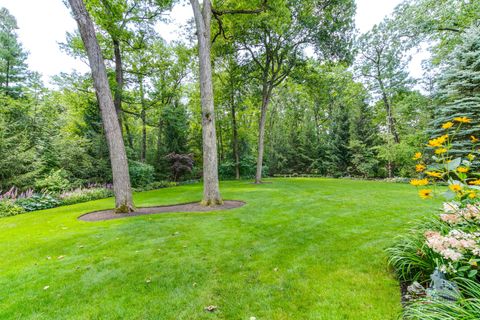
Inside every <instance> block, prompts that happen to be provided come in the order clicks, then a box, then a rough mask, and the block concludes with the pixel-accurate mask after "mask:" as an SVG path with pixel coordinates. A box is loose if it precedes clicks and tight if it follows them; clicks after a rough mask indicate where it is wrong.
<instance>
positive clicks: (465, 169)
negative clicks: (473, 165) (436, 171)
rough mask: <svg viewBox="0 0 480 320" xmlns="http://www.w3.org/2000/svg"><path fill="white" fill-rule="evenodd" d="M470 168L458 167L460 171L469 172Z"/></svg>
mask: <svg viewBox="0 0 480 320" xmlns="http://www.w3.org/2000/svg"><path fill="white" fill-rule="evenodd" d="M468 170H469V168H467V167H458V168H457V171H458V172H460V173H467V172H468Z"/></svg>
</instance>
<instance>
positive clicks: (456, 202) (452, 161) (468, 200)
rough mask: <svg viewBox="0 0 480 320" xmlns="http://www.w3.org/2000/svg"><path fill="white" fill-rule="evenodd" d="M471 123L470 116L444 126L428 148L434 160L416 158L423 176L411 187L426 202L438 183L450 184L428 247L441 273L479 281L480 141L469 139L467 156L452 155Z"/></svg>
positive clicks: (427, 237)
mask: <svg viewBox="0 0 480 320" xmlns="http://www.w3.org/2000/svg"><path fill="white" fill-rule="evenodd" d="M471 122H472V120H471V119H469V118H467V117H457V118H454V119H453V120H452V121H448V122H446V123H444V124H443V125H442V130H443V131H444V132H443V134H442V135H440V136H438V137H436V138H433V139H431V140H429V141H428V143H427V145H426V148H427V153H428V154H431V157H430V158H427V157H426V156H425V155H424V154H422V153H421V152H417V153H415V155H414V156H413V159H414V160H416V161H417V163H416V168H415V169H416V171H417V172H418V173H419V177H418V178H417V179H412V180H411V181H410V184H412V185H413V186H415V187H417V188H419V190H418V194H419V196H420V197H421V198H423V199H428V198H431V197H433V196H434V195H435V193H436V190H437V188H436V186H437V184H438V183H444V184H447V185H448V189H447V191H446V192H445V193H444V196H445V198H446V199H447V201H448V202H445V203H444V204H443V212H442V213H441V214H440V217H439V218H440V222H441V224H442V227H440V228H438V229H439V230H432V229H429V230H427V231H426V232H425V233H424V241H425V242H424V248H425V249H426V250H429V251H430V254H431V255H432V257H433V258H434V262H435V265H436V267H438V268H439V270H440V271H442V272H444V273H447V274H449V275H451V276H456V277H458V276H460V277H464V278H473V279H475V278H476V277H477V276H480V275H478V263H480V197H479V196H480V179H479V177H480V173H478V172H475V170H474V169H473V166H472V163H473V161H474V159H475V158H476V155H475V152H478V151H477V150H476V147H477V145H478V142H479V141H480V140H479V139H478V138H476V137H475V136H470V137H469V140H470V143H469V144H470V145H471V150H470V152H469V153H468V155H467V156H463V157H462V156H454V154H458V152H452V151H453V150H452V146H453V144H454V142H457V141H455V140H456V138H457V136H458V135H457V134H458V132H459V131H460V128H461V127H462V125H465V124H469V123H471ZM463 145H465V144H463ZM465 153H466V152H465ZM460 154H461V153H460ZM428 186H432V187H431V188H429V187H428ZM432 262H433V261H432Z"/></svg>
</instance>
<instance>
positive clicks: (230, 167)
mask: <svg viewBox="0 0 480 320" xmlns="http://www.w3.org/2000/svg"><path fill="white" fill-rule="evenodd" d="M256 170H257V163H256V159H255V158H254V157H253V156H251V155H247V156H243V157H242V158H241V160H240V177H241V178H244V179H252V178H254V177H255V173H256ZM262 170H263V173H262V176H267V175H268V173H269V167H268V166H263V167H262ZM218 175H219V177H220V178H221V179H233V178H235V162H233V161H223V162H222V163H220V165H219V167H218Z"/></svg>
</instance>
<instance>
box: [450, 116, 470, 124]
mask: <svg viewBox="0 0 480 320" xmlns="http://www.w3.org/2000/svg"><path fill="white" fill-rule="evenodd" d="M453 121H456V122H460V123H470V122H472V119H470V118H467V117H456V118H453Z"/></svg>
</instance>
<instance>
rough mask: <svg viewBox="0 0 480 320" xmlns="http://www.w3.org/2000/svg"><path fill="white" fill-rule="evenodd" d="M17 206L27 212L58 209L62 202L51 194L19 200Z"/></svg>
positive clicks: (35, 195)
mask: <svg viewBox="0 0 480 320" xmlns="http://www.w3.org/2000/svg"><path fill="white" fill-rule="evenodd" d="M15 204H16V205H18V206H20V207H22V208H23V209H24V210H25V211H36V210H44V209H50V208H55V207H58V206H59V205H60V204H61V202H60V200H58V199H57V198H55V197H53V196H51V195H49V194H34V195H33V196H31V197H30V198H22V199H18V200H17V201H15Z"/></svg>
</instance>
